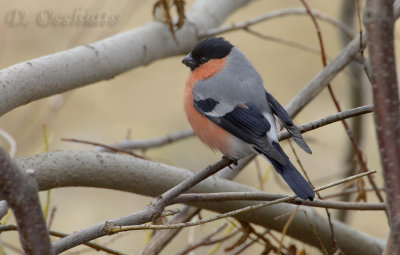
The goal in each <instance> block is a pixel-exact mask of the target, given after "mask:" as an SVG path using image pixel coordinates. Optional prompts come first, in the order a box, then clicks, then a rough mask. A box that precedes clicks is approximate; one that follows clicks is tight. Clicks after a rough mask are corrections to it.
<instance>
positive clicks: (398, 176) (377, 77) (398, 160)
mask: <svg viewBox="0 0 400 255" xmlns="http://www.w3.org/2000/svg"><path fill="white" fill-rule="evenodd" d="M394 21H395V19H394V17H393V1H392V0H367V5H366V10H365V19H364V22H365V25H366V30H367V31H368V45H369V47H368V52H369V55H370V63H371V67H372V85H373V86H372V88H373V98H374V104H375V105H376V108H375V115H374V117H375V129H376V133H377V137H378V143H379V152H380V156H381V164H382V168H383V170H384V180H385V190H386V197H387V202H388V206H389V220H390V224H391V237H390V238H391V242H389V243H391V245H392V247H391V251H390V248H389V249H388V251H387V252H388V253H390V254H400V200H399V195H400V186H399V183H400V102H399V88H398V85H397V75H396V62H395V52H394Z"/></svg>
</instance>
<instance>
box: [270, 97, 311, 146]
mask: <svg viewBox="0 0 400 255" xmlns="http://www.w3.org/2000/svg"><path fill="white" fill-rule="evenodd" d="M265 96H266V98H267V101H268V103H269V106H270V107H271V109H272V111H273V113H274V114H275V115H276V116H278V118H279V119H280V120H281V121H282V123H283V125H285V127H286V129H287V131H288V132H289V133H290V134H291V135H292V137H293V139H294V141H295V142H296V143H297V145H299V146H300V148H302V149H303V150H304V151H305V152H307V153H310V154H311V153H312V152H311V149H310V147H308V145H307V143H306V141H305V140H304V138H303V136H302V135H301V133H300V130H299V129H298V128H297V126H296V125H295V124H294V123H293V121H292V118H290V116H289V114H288V113H287V112H286V110H285V108H283V107H282V105H281V104H280V103H279V102H278V101H276V99H275V98H274V97H273V96H272V95H271V94H270V93H268V92H267V91H265Z"/></svg>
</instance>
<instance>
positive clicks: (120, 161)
mask: <svg viewBox="0 0 400 255" xmlns="http://www.w3.org/2000/svg"><path fill="white" fill-rule="evenodd" d="M82 162H84V163H82ZM17 163H18V165H19V166H20V167H21V168H23V169H26V168H33V169H35V177H36V179H37V182H38V184H39V188H40V189H41V190H47V189H52V188H56V187H70V186H84V187H102V188H108V189H116V190H122V191H128V192H133V193H137V194H141V195H146V196H152V197H155V196H158V195H159V194H161V193H163V192H165V191H166V190H168V189H170V188H171V187H174V186H175V185H177V184H178V183H180V182H182V181H184V180H186V179H188V178H189V177H191V176H192V175H193V173H192V172H190V171H188V170H184V169H179V168H176V167H171V166H167V165H164V164H160V163H155V162H150V161H146V160H141V159H137V158H132V157H127V156H123V155H116V154H110V153H97V152H82V151H77V152H75V151H58V152H53V153H47V154H40V155H34V156H30V157H26V158H21V159H18V160H17ZM228 191H233V192H255V191H257V190H256V189H254V188H251V187H248V186H245V185H241V184H238V183H235V182H231V181H227V180H222V179H219V178H217V177H215V176H212V177H210V178H208V179H206V180H204V181H202V182H201V183H199V184H198V185H196V186H195V187H193V188H192V189H191V190H190V192H196V193H205V192H228ZM252 204H256V203H255V202H250V201H228V202H221V203H195V204H192V205H195V206H197V207H201V208H204V209H208V210H212V211H216V212H219V213H224V212H228V211H233V210H235V209H239V208H243V207H245V206H248V205H252ZM294 209H295V206H294V205H289V204H278V205H274V206H272V207H268V208H261V209H259V210H256V211H252V212H250V213H243V214H239V215H237V218H238V219H240V220H244V221H248V222H253V223H255V224H259V225H262V226H265V227H268V228H271V229H275V230H278V231H279V230H281V228H282V224H280V222H277V221H275V220H273V219H274V218H275V217H277V216H279V215H282V214H284V213H286V212H288V211H291V210H294ZM302 210H304V211H306V212H307V215H308V216H309V218H311V219H312V224H313V226H314V227H315V228H316V229H317V231H318V233H319V234H320V236H321V238H322V239H323V242H324V244H325V245H326V246H327V247H329V245H330V239H329V226H328V225H327V224H326V221H325V219H324V218H323V217H322V216H320V215H319V214H317V213H316V212H315V211H313V210H312V209H310V208H307V207H304V208H302ZM139 216H140V215H138V217H139ZM132 224H134V223H132ZM334 224H335V228H336V229H337V232H338V242H339V244H340V247H341V248H343V251H344V252H346V253H348V254H378V253H380V252H381V250H382V243H380V241H379V240H376V239H374V238H372V237H370V236H368V235H366V234H363V233H361V232H358V231H356V230H354V229H352V228H350V227H348V226H346V225H343V224H340V223H339V222H334ZM104 226H105V223H101V224H98V225H96V226H93V227H91V229H92V230H93V231H100V232H101V231H102V229H103V228H104ZM300 230H301V231H300ZM288 235H291V236H292V237H294V238H297V239H299V240H301V241H303V242H306V243H308V244H311V245H315V246H318V245H319V243H318V241H317V240H316V239H315V238H314V234H313V233H312V229H311V227H310V225H309V223H308V220H307V219H306V216H304V214H298V215H296V217H295V218H294V220H293V223H292V225H291V228H289V230H288ZM350 236H351V238H349V237H350Z"/></svg>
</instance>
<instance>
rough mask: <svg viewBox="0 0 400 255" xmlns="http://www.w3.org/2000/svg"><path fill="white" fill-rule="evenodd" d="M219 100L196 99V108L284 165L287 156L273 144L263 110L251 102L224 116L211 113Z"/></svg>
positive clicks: (269, 127) (257, 149)
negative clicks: (269, 137) (268, 134)
mask: <svg viewBox="0 0 400 255" xmlns="http://www.w3.org/2000/svg"><path fill="white" fill-rule="evenodd" d="M216 105H218V102H217V101H215V100H213V99H205V100H197V101H196V100H195V101H194V107H195V109H196V110H197V111H198V112H199V113H201V114H203V115H204V116H206V117H207V118H208V119H209V120H211V121H212V122H214V123H215V124H217V125H218V126H220V127H221V128H223V129H224V130H226V131H228V132H229V133H231V134H232V135H234V136H236V137H238V138H239V139H241V140H243V141H245V142H247V143H249V144H252V145H253V147H254V148H255V150H256V151H258V152H262V153H264V154H266V155H268V156H270V157H272V158H273V159H275V160H276V161H278V162H279V163H281V164H282V165H285V164H286V160H285V158H284V157H283V156H282V155H281V154H280V153H279V152H278V151H277V150H276V149H275V148H274V147H273V146H272V144H271V142H270V141H269V139H268V136H267V132H268V131H269V130H270V129H271V124H270V123H269V122H268V120H267V119H266V118H265V117H264V115H262V114H261V112H260V111H259V110H258V109H257V108H256V107H255V106H253V105H251V104H240V105H238V106H236V107H235V108H234V109H233V110H232V111H231V112H228V113H226V114H225V115H224V116H218V117H216V116H213V115H212V114H210V113H211V112H212V110H213V109H214V108H215V106H216Z"/></svg>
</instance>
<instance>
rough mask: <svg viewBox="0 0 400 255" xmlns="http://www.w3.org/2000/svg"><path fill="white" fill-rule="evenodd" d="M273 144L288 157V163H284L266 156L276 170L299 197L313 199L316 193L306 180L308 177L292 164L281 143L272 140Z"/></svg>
mask: <svg viewBox="0 0 400 255" xmlns="http://www.w3.org/2000/svg"><path fill="white" fill-rule="evenodd" d="M272 145H273V146H274V147H275V149H276V150H277V151H279V153H281V154H282V155H283V157H284V158H285V159H286V164H285V165H282V164H280V163H279V162H277V161H276V160H274V159H272V158H271V157H268V156H267V155H264V156H265V157H266V158H267V159H268V160H269V161H270V162H271V164H272V165H273V166H274V168H275V170H276V171H277V172H278V173H279V174H280V175H282V177H283V179H284V180H285V181H286V183H287V184H288V185H289V186H290V188H291V189H292V190H293V191H294V193H295V194H296V195H297V196H298V197H300V198H302V199H304V200H307V199H309V200H311V201H313V200H314V196H315V193H314V190H313V189H312V187H311V185H310V184H309V183H308V182H307V181H306V179H304V177H303V176H302V175H301V174H300V173H299V171H297V169H296V167H295V166H294V165H293V164H292V162H290V160H289V158H288V156H287V155H286V154H285V152H284V151H283V150H282V148H281V146H280V145H279V143H276V142H272Z"/></svg>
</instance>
